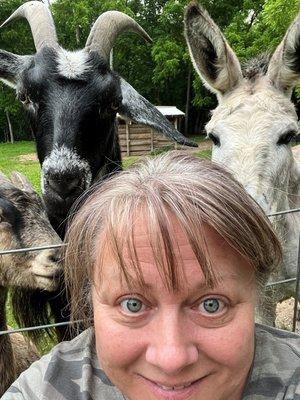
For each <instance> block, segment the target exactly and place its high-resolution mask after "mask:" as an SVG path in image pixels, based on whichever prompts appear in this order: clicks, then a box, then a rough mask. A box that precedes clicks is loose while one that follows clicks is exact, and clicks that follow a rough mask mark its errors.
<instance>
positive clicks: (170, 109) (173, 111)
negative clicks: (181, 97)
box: [155, 106, 184, 117]
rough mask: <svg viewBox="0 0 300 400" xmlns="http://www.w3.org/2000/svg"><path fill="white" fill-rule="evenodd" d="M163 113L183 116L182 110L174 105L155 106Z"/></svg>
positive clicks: (170, 115) (171, 115)
mask: <svg viewBox="0 0 300 400" xmlns="http://www.w3.org/2000/svg"><path fill="white" fill-rule="evenodd" d="M155 107H156V108H157V109H158V110H159V111H160V112H161V113H162V114H163V115H166V116H169V117H180V116H184V112H182V111H180V110H179V109H178V108H177V107H175V106H155Z"/></svg>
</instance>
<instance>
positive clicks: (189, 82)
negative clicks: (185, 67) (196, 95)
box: [184, 67, 192, 136]
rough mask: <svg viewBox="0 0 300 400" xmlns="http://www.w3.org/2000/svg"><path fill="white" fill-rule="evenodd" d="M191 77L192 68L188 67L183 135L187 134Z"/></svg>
mask: <svg viewBox="0 0 300 400" xmlns="http://www.w3.org/2000/svg"><path fill="white" fill-rule="evenodd" d="M191 78H192V70H191V68H190V67H189V72H188V81H187V90H186V104H185V123H184V135H185V136H187V135H188V130H189V114H190V98H191V80H192V79H191Z"/></svg>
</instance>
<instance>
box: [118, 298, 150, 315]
mask: <svg viewBox="0 0 300 400" xmlns="http://www.w3.org/2000/svg"><path fill="white" fill-rule="evenodd" d="M120 304H121V307H122V308H123V310H124V311H125V312H130V313H138V312H139V311H142V310H144V307H145V306H144V304H143V302H142V301H141V300H139V299H134V298H132V299H126V300H123V301H122V302H121V303H120Z"/></svg>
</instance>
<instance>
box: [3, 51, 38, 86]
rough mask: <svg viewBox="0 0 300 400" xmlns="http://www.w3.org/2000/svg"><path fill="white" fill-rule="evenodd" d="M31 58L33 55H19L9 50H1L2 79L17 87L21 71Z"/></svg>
mask: <svg viewBox="0 0 300 400" xmlns="http://www.w3.org/2000/svg"><path fill="white" fill-rule="evenodd" d="M31 59H32V57H31V56H18V55H16V54H13V53H9V52H8V51H5V50H0V80H2V81H3V82H4V83H5V84H7V85H8V86H11V87H14V88H15V87H16V83H17V79H18V76H19V74H20V72H21V71H22V70H23V68H24V67H25V66H26V65H27V63H29V62H30V61H31Z"/></svg>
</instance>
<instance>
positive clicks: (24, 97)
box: [18, 92, 32, 105]
mask: <svg viewBox="0 0 300 400" xmlns="http://www.w3.org/2000/svg"><path fill="white" fill-rule="evenodd" d="M18 99H19V100H20V102H21V103H23V104H24V105H28V104H30V103H32V101H31V99H30V97H29V95H28V93H27V92H20V93H19V94H18Z"/></svg>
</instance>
